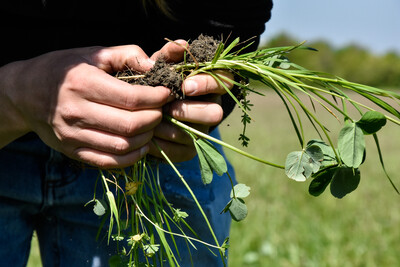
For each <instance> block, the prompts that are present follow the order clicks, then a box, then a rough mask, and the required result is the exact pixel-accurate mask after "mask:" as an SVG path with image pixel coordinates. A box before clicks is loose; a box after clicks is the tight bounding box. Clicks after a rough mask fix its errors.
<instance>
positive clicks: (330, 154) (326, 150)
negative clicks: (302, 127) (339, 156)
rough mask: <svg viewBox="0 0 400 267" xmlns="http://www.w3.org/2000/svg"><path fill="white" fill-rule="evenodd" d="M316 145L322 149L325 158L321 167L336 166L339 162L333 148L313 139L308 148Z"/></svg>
mask: <svg viewBox="0 0 400 267" xmlns="http://www.w3.org/2000/svg"><path fill="white" fill-rule="evenodd" d="M311 145H315V146H318V147H319V148H321V150H322V153H323V155H324V158H323V160H322V162H321V167H328V166H332V165H336V164H337V163H338V162H337V160H336V156H335V152H334V151H333V148H332V147H331V146H329V145H328V144H326V143H325V142H324V141H322V140H318V139H312V140H310V141H308V143H307V146H311Z"/></svg>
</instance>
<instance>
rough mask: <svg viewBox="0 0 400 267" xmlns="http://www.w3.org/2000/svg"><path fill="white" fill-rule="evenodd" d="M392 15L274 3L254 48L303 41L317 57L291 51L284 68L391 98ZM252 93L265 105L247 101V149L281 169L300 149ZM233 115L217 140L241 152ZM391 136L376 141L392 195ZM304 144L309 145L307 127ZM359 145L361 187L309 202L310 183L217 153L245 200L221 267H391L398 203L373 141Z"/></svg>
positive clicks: (398, 47) (343, 0)
mask: <svg viewBox="0 0 400 267" xmlns="http://www.w3.org/2000/svg"><path fill="white" fill-rule="evenodd" d="M399 14H400V1H398V0H381V1H373V0H336V1H320V0H302V1H292V0H276V1H274V8H273V10H272V19H271V21H270V22H268V23H267V24H266V32H265V33H264V35H263V36H262V44H261V46H262V47H275V46H283V45H293V44H297V43H300V42H302V41H306V45H307V46H310V47H313V48H316V49H318V52H312V51H306V50H301V51H296V52H294V53H291V54H290V55H289V56H288V57H289V59H290V60H291V61H293V62H296V63H298V64H300V65H302V66H304V67H307V68H309V69H313V70H319V71H325V72H328V73H331V74H335V75H338V76H341V77H343V78H345V79H348V80H350V81H354V82H359V83H363V84H368V85H371V86H376V87H379V88H383V89H390V90H399V89H400V16H399ZM255 86H257V85H255ZM261 90H263V92H265V93H266V97H259V96H257V97H254V96H253V97H251V100H252V103H253V104H254V107H253V109H252V111H251V113H250V114H251V115H252V117H253V119H254V121H253V122H252V124H250V125H249V126H248V133H249V134H248V135H249V137H250V138H251V141H250V145H249V147H248V148H247V149H246V150H247V151H249V152H251V153H253V154H255V155H257V156H261V157H263V158H264V159H266V160H269V161H272V162H275V163H278V164H281V165H284V162H285V158H286V155H287V154H288V153H289V152H291V151H295V150H300V149H301V147H300V145H299V143H298V141H297V137H296V135H295V132H294V130H293V127H292V126H291V123H290V120H289V116H288V114H287V112H286V110H285V108H284V106H283V105H282V102H281V100H280V99H279V98H278V97H277V96H276V95H275V93H273V92H270V91H268V89H265V90H264V89H261ZM305 102H307V100H306V99H305ZM397 107H399V106H398V104H397ZM235 112H236V113H234V114H232V115H231V116H230V117H229V118H228V119H227V120H226V121H224V122H223V125H222V127H221V128H222V135H223V138H224V140H225V141H227V142H230V143H231V144H236V145H238V146H240V145H239V142H238V140H237V139H238V135H239V132H240V129H241V128H240V127H241V124H240V116H241V112H240V111H239V110H236V111H235ZM317 116H318V117H319V118H322V120H323V122H324V124H325V125H326V126H327V127H328V129H329V130H330V131H331V134H332V135H333V136H337V133H338V132H339V131H340V128H341V127H342V126H343V120H341V121H340V122H338V121H337V120H336V119H334V118H333V117H332V116H330V115H329V114H325V113H323V112H319V111H318V107H317ZM306 128H307V126H306ZM399 128H400V127H399V126H398V125H394V124H393V123H388V124H387V125H386V126H385V128H384V129H383V130H382V132H380V133H379V134H378V137H379V141H380V145H381V149H382V153H383V158H384V161H385V166H386V168H387V171H388V173H389V175H390V176H391V178H392V179H393V182H394V183H395V184H396V185H397V187H400V164H399V163H400V157H399V153H400V129H399ZM307 137H308V139H312V138H318V136H317V135H316V134H315V132H314V130H313V129H312V127H311V126H310V127H308V131H307ZM366 142H367V160H366V162H365V163H364V164H363V165H362V166H361V168H360V171H361V182H360V184H359V186H358V188H357V190H356V191H354V192H352V193H351V194H349V195H347V196H345V197H344V198H343V199H336V198H334V197H333V196H332V195H331V194H330V192H329V188H327V190H326V191H325V192H324V193H323V194H322V195H321V196H319V197H313V196H311V195H309V194H308V186H309V183H310V181H307V182H304V183H298V182H295V181H292V180H289V179H288V178H286V176H285V174H284V171H283V170H279V169H275V168H272V167H269V166H264V165H262V164H261V163H256V162H252V161H251V160H248V159H246V158H243V157H242V156H238V155H236V154H234V153H232V152H230V151H226V153H227V154H228V157H229V159H230V160H231V161H232V163H233V164H234V166H236V174H237V179H238V181H239V182H241V183H245V184H247V185H248V186H250V187H251V188H252V190H251V194H250V196H249V197H248V198H246V204H247V205H248V208H249V214H248V217H247V218H246V219H245V220H244V221H242V222H239V223H236V222H234V223H233V226H232V232H231V239H230V242H231V248H230V258H229V264H230V266H231V267H239V266H260V267H263V266H273V267H275V266H278V267H281V266H293V267H298V266H307V267H311V266H315V267H316V266H332V267H333V266H336V267H346V266H348V267H354V266H360V267H361V266H363V267H365V266H367V267H369V266H371V267H373V266H400V253H399V251H400V227H399V225H400V196H399V195H397V193H396V192H395V190H394V189H393V188H392V186H391V185H390V182H389V181H388V180H387V178H386V176H385V173H384V171H383V170H382V168H381V166H380V163H379V157H378V153H377V149H376V146H375V143H374V141H373V138H372V137H371V136H366Z"/></svg>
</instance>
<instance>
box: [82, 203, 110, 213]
mask: <svg viewBox="0 0 400 267" xmlns="http://www.w3.org/2000/svg"><path fill="white" fill-rule="evenodd" d="M92 202H94V206H93V212H94V213H95V214H96V215H97V216H103V215H104V214H105V213H106V211H107V208H108V206H107V203H106V202H105V201H104V200H102V199H93V200H91V201H89V202H88V203H86V204H85V206H86V205H88V204H89V203H92Z"/></svg>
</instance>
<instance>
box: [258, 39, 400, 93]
mask: <svg viewBox="0 0 400 267" xmlns="http://www.w3.org/2000/svg"><path fill="white" fill-rule="evenodd" d="M298 43H300V41H299V40H296V39H295V38H293V37H291V36H290V35H288V34H286V33H281V34H278V35H276V36H275V37H273V38H271V39H270V40H268V42H267V43H265V44H262V45H261V46H262V47H277V46H288V45H294V44H298ZM305 46H309V47H312V48H315V49H317V50H318V52H312V51H304V50H298V51H294V52H292V53H290V55H289V56H288V57H289V59H290V60H291V61H293V62H296V63H298V64H300V65H302V66H304V67H306V68H308V69H312V70H318V71H322V72H327V73H331V74H335V75H338V76H340V77H343V78H345V79H347V80H350V81H354V82H359V83H364V84H368V85H371V86H377V87H391V88H400V55H399V54H397V53H395V52H393V51H392V52H388V53H386V54H385V55H376V54H373V53H371V52H370V51H368V50H367V49H365V48H363V47H361V46H360V45H358V44H351V45H348V46H345V47H341V48H339V49H335V48H334V47H332V46H331V45H330V44H329V42H327V41H325V40H319V41H315V42H310V43H305Z"/></svg>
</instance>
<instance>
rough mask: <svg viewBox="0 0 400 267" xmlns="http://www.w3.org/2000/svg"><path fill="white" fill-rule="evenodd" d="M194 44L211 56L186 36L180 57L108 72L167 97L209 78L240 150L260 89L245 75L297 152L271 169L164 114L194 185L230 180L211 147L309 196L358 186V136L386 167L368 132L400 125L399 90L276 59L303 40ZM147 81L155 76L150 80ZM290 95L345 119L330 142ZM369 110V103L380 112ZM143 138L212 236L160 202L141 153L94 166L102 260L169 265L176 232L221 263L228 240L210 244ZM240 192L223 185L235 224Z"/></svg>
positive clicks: (154, 174)
mask: <svg viewBox="0 0 400 267" xmlns="http://www.w3.org/2000/svg"><path fill="white" fill-rule="evenodd" d="M199 40H200V41H202V44H204V43H206V44H208V46H209V47H212V49H211V53H208V54H204V53H196V48H195V47H196V42H198V40H196V41H194V42H192V44H191V45H190V46H189V48H188V49H187V53H186V56H185V59H184V61H183V62H181V63H178V64H167V63H166V62H164V61H162V60H159V61H158V62H157V63H156V65H155V67H154V68H153V70H151V71H150V72H149V73H140V74H138V73H133V72H132V71H130V70H127V71H126V72H124V73H119V74H118V75H117V76H118V78H120V79H123V80H125V81H127V82H130V83H139V84H149V85H164V86H167V87H169V88H172V94H174V95H175V96H176V97H177V98H178V99H181V98H184V97H185V95H184V88H183V90H181V89H182V86H181V83H182V81H183V80H184V79H185V78H187V77H190V76H193V75H196V74H199V73H207V74H209V75H211V76H213V77H214V78H215V80H217V81H218V82H219V83H220V84H221V85H222V86H223V87H224V88H225V89H226V92H227V94H228V95H230V97H231V98H232V99H233V100H234V101H235V102H236V104H237V106H238V107H239V108H240V109H241V110H242V112H243V114H242V118H241V121H242V124H243V130H242V131H241V132H240V133H239V140H240V141H241V143H242V145H243V146H247V144H248V142H249V141H250V140H249V138H248V137H247V136H246V127H247V125H248V124H249V123H250V122H251V121H252V119H251V114H250V111H251V106H252V104H251V103H250V102H249V100H248V98H247V96H248V94H250V93H255V94H258V95H260V96H262V95H263V94H262V92H261V91H260V90H261V89H257V90H255V89H252V88H250V86H249V84H248V83H247V82H246V81H248V80H249V79H252V80H257V81H260V82H261V83H263V84H264V85H265V86H266V87H268V88H271V89H272V90H273V91H274V92H275V93H276V94H277V95H278V96H279V97H280V99H281V100H282V104H283V105H282V107H283V108H284V109H285V110H286V111H287V112H288V114H289V117H290V121H291V124H292V125H293V129H294V132H295V135H296V136H297V138H298V140H299V144H300V146H301V150H299V151H295V152H291V153H289V155H288V156H287V159H286V162H285V164H284V165H280V164H276V163H272V162H269V161H266V160H264V159H261V158H259V157H256V156H254V155H251V154H249V153H247V152H245V151H244V150H242V149H239V148H237V147H235V146H233V145H230V144H227V143H225V142H223V141H222V140H219V139H216V138H213V137H211V136H209V135H207V134H205V133H203V132H200V131H197V130H196V129H193V128H191V127H189V126H188V125H185V124H184V123H182V122H180V121H178V120H176V119H174V118H172V117H170V116H168V115H165V116H164V119H165V120H167V121H169V122H170V123H172V124H174V125H176V126H178V127H180V128H181V129H182V130H183V131H185V132H186V133H187V134H188V135H189V136H191V137H192V139H193V144H194V146H195V148H196V151H197V154H198V159H199V166H200V171H201V177H202V181H203V183H204V184H209V183H211V182H212V178H213V173H214V172H215V173H217V174H218V175H222V174H224V173H227V174H228V177H229V178H230V176H229V173H228V171H227V165H226V163H225V160H224V158H223V157H222V156H221V154H220V153H219V152H218V150H216V149H215V148H214V146H213V143H217V144H220V145H222V146H223V147H225V148H227V149H231V150H233V151H235V152H237V153H239V154H242V155H243V156H246V157H249V158H251V159H253V160H256V161H259V162H262V163H265V164H267V165H270V166H272V167H276V168H280V169H284V170H285V174H286V175H287V176H288V177H289V178H290V179H293V180H296V181H305V180H307V179H309V178H311V179H312V182H311V183H310V186H309V193H310V194H311V195H314V196H318V195H320V194H321V193H322V192H323V191H324V190H325V189H326V188H327V187H328V186H330V191H331V193H332V195H333V196H335V197H338V198H342V197H344V196H345V195H346V194H348V193H350V192H352V191H353V190H355V189H356V188H357V186H358V184H359V181H360V170H359V167H360V165H361V164H362V163H363V162H364V159H365V157H366V154H365V141H364V136H365V135H372V136H373V138H374V140H375V144H376V146H377V148H378V154H379V158H380V162H381V166H382V167H383V169H384V171H385V173H386V170H385V167H384V163H383V158H382V153H381V149H380V147H379V142H378V136H377V132H378V131H379V130H380V129H381V128H382V127H383V126H384V125H385V124H386V122H387V121H390V122H392V123H395V124H397V125H400V112H399V110H398V106H397V105H400V101H399V100H400V94H398V93H396V92H392V91H386V90H382V89H378V88H374V87H370V86H367V85H362V84H358V83H353V82H349V81H347V80H344V79H341V78H339V77H336V76H333V75H329V74H326V73H320V72H317V71H311V70H307V69H305V68H303V67H301V66H299V65H297V64H296V63H293V62H290V61H289V60H288V59H287V57H286V56H287V55H288V54H289V53H290V52H291V51H293V50H295V49H311V48H307V47H304V46H303V44H299V45H295V46H287V47H275V48H266V49H261V50H258V51H254V52H244V51H245V49H246V47H248V46H249V45H250V44H249V43H248V44H243V43H239V39H236V40H234V41H233V42H231V43H230V44H229V45H226V44H224V43H223V42H216V41H215V40H214V39H212V38H209V37H204V36H201V37H199ZM203 51H204V50H203ZM200 56H203V57H200ZM165 69H168V70H169V71H168V74H167V75H169V76H171V77H172V79H167V78H166V77H167V76H162V75H163V74H161V70H163V71H162V72H163V73H164V70H165ZM216 70H227V71H230V72H232V73H233V74H234V76H235V77H236V78H235V79H234V80H230V79H228V78H226V77H225V76H220V75H218V74H216V72H215V71H216ZM150 76H151V77H152V78H151V79H150V80H152V81H151V82H149V79H148V78H149V77H150ZM154 77H156V78H157V79H156V80H154ZM152 82H153V83H152ZM225 82H229V83H231V84H233V85H234V86H236V87H237V88H239V94H233V93H232V91H231V90H229V89H228V88H227V87H226V85H225ZM349 91H352V92H355V93H356V94H358V95H361V96H362V97H364V98H365V99H366V100H367V101H368V103H370V104H371V105H369V104H363V103H360V102H358V101H356V100H354V99H352V98H351V97H350V96H349V94H348V92H349ZM299 94H303V95H306V96H308V98H309V99H310V101H311V103H312V104H313V106H314V105H320V106H322V107H323V108H324V109H325V110H327V111H328V112H329V113H330V114H331V115H332V116H333V117H334V118H336V119H339V117H343V118H344V121H345V124H344V127H343V128H342V129H341V130H340V133H339V137H338V140H337V143H335V141H334V140H333V138H332V137H331V134H330V133H329V131H328V130H327V129H326V127H325V126H324V124H323V122H321V121H320V120H319V119H318V117H317V114H316V109H309V108H308V107H307V106H306V105H305V103H303V102H302V100H301V99H300V97H299ZM386 99H390V100H394V101H395V104H396V107H395V106H392V105H391V104H389V103H388V101H386ZM349 105H351V106H353V107H354V108H355V109H356V110H357V111H358V113H359V117H358V118H353V117H352V116H351V115H350V114H349V112H348V106H349ZM371 106H378V107H379V108H380V109H381V110H383V111H384V113H385V114H384V113H381V112H379V111H377V110H376V109H374V108H372V107H371ZM304 119H306V120H309V121H310V122H311V124H312V125H313V127H314V129H315V131H316V133H317V134H318V136H319V138H318V139H313V140H309V141H307V140H305V135H304V129H303V120H304ZM153 143H154V144H155V146H156V147H158V148H159V150H160V152H161V154H162V155H163V157H164V161H165V162H167V163H168V164H169V165H170V166H171V168H172V169H173V170H174V171H175V172H176V175H177V177H179V179H180V180H181V182H182V183H183V184H184V185H185V186H186V188H187V190H188V191H189V192H190V194H191V196H192V198H193V200H194V201H195V202H196V204H197V206H198V208H199V210H200V211H201V214H202V215H203V219H204V222H205V223H206V224H207V225H208V227H209V230H210V232H211V234H212V235H213V237H214V241H215V244H206V243H204V242H203V241H202V240H200V239H199V238H197V235H196V233H195V232H194V231H193V230H192V229H191V227H190V225H188V224H187V223H186V222H185V218H186V217H187V216H190V214H187V213H186V212H185V211H183V210H179V209H175V208H174V207H173V206H172V205H171V204H170V203H169V202H168V200H167V199H166V198H165V196H164V194H163V192H162V190H161V186H160V183H159V175H160V173H159V172H158V168H157V164H158V163H157V161H156V160H154V159H151V158H143V159H142V160H141V161H139V162H137V163H136V164H134V165H133V166H132V167H130V168H128V169H120V170H100V178H101V181H102V185H103V187H104V190H105V199H106V200H107V201H104V200H103V199H102V198H97V197H96V196H94V198H93V200H92V201H91V202H94V211H95V213H96V214H97V215H99V216H102V215H106V214H108V215H109V216H108V219H109V222H108V223H109V230H108V239H109V240H111V239H112V240H114V241H116V242H118V244H119V245H120V250H119V251H120V253H119V255H116V256H114V257H112V258H111V260H110V264H111V265H114V266H117V265H118V264H121V263H128V264H130V265H129V266H140V265H139V264H143V263H144V264H147V265H157V263H158V264H161V265H162V264H163V262H165V261H166V262H168V264H169V265H170V266H179V262H178V259H179V253H178V254H177V255H175V253H174V249H175V247H176V243H175V239H176V238H184V239H186V240H187V245H188V247H189V246H193V247H195V246H196V245H198V243H201V244H204V245H206V246H209V247H210V248H214V249H217V250H218V251H219V254H220V256H221V257H222V260H223V261H225V260H224V255H225V250H226V248H227V247H228V243H227V242H228V239H226V240H225V242H223V243H222V244H220V243H219V241H218V240H217V238H216V237H215V235H214V233H213V230H212V227H211V225H210V222H209V221H208V219H207V216H206V215H205V213H204V212H203V210H202V209H201V206H200V204H199V202H198V201H197V199H196V196H195V195H194V193H193V192H192V190H191V189H190V187H189V185H188V184H187V182H186V180H185V177H183V176H182V175H181V174H180V172H179V170H178V168H177V167H176V166H175V165H174V164H173V163H172V162H171V161H170V159H169V157H168V155H166V154H165V153H164V151H162V149H161V148H160V147H159V146H158V144H157V143H156V142H155V141H153ZM386 176H387V178H388V180H389V181H390V182H391V184H392V186H393V188H394V189H395V190H396V192H397V193H399V192H398V190H397V188H396V187H395V185H394V183H393V182H392V180H391V178H390V177H389V175H388V174H387V173H386ZM123 186H124V187H123ZM111 188H113V189H111ZM249 190H250V188H249V187H248V186H246V185H244V184H237V185H234V184H233V182H232V193H231V199H227V205H226V208H225V209H224V211H223V212H229V213H230V214H231V216H232V218H233V219H234V220H236V221H241V220H243V219H244V218H245V217H246V215H247V208H246V204H245V202H244V200H243V199H244V198H245V197H247V196H248V195H249ZM123 218H124V219H123ZM172 228H174V229H178V231H172ZM189 234H190V235H189ZM167 239H168V240H169V242H168V241H167ZM189 253H190V251H189ZM210 253H212V252H210ZM147 265H146V266H147Z"/></svg>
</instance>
